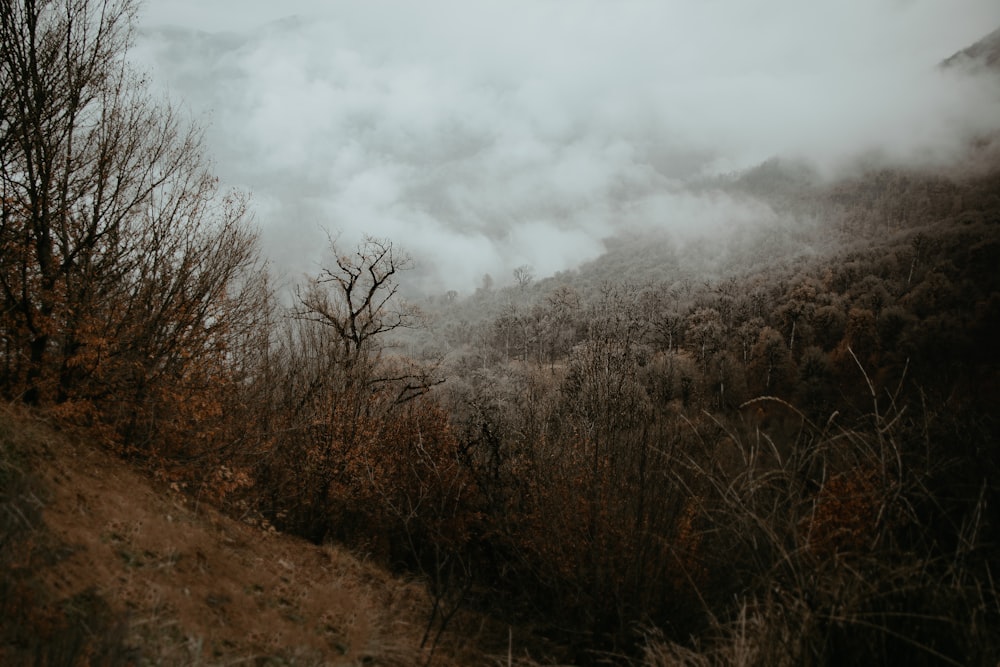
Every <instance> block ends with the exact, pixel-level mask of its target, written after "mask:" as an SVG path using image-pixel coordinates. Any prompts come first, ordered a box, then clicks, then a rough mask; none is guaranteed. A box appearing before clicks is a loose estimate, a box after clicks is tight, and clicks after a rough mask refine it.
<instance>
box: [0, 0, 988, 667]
mask: <svg viewBox="0 0 1000 667" xmlns="http://www.w3.org/2000/svg"><path fill="white" fill-rule="evenodd" d="M39 5H40V6H38V7H36V6H35V5H34V3H10V2H4V3H3V5H2V7H3V16H2V22H0V25H2V38H3V39H2V47H0V52H2V57H3V58H2V63H3V64H2V72H0V100H2V108H0V149H2V162H0V181H2V182H0V187H2V190H0V196H2V215H0V393H2V395H3V396H4V398H5V399H6V400H8V401H20V402H23V403H26V404H29V405H31V406H34V407H35V408H37V409H39V410H44V411H46V413H47V414H49V415H50V416H51V418H52V419H53V420H56V421H57V422H58V423H60V424H62V425H63V426H64V427H65V428H67V429H83V430H85V431H86V432H87V433H88V434H90V436H91V437H93V439H94V440H95V442H101V443H103V444H104V445H105V446H107V447H109V448H111V449H113V450H114V451H116V452H118V453H120V454H121V455H122V456H123V457H128V458H129V459H131V460H133V461H135V462H136V464H137V465H141V466H145V467H146V468H147V469H148V470H150V471H151V472H152V473H153V474H155V475H156V476H158V477H159V478H160V479H163V480H165V481H166V482H168V483H171V484H173V485H175V486H176V487H177V488H185V489H187V490H189V491H190V492H191V493H194V494H197V495H198V497H199V499H201V500H208V501H211V502H213V503H215V504H217V505H218V506H220V507H222V508H225V509H226V510H227V511H230V512H232V513H233V514H235V515H236V516H239V517H241V518H243V519H244V520H246V521H250V522H253V523H256V524H258V525H260V526H263V527H273V528H275V529H277V530H281V531H286V532H288V533H292V534H295V535H299V536H302V537H305V538H307V539H309V540H312V541H314V542H317V543H322V542H325V541H331V540H333V541H338V542H340V543H343V544H346V545H348V546H349V547H351V548H352V549H355V550H357V551H358V552H359V553H364V554H367V556H368V557H369V558H370V559H372V560H375V561H377V562H379V563H382V564H384V565H385V566H387V567H389V568H392V569H394V570H396V571H400V572H407V573H411V574H413V575H414V576H416V577H419V578H421V579H422V580H424V581H426V584H427V586H428V587H429V589H430V590H431V592H432V594H433V597H434V599H435V605H434V609H433V610H432V611H431V618H430V622H429V625H428V629H427V639H426V640H427V641H428V642H436V641H437V640H438V639H439V638H440V636H441V635H442V634H443V633H445V632H447V631H448V630H449V623H450V622H451V620H452V619H453V618H454V617H455V615H456V614H459V613H462V612H463V611H467V610H472V611H476V612H480V613H485V614H489V615H490V616H492V617H495V618H497V619H500V620H502V621H503V622H504V623H506V624H509V625H510V626H512V627H516V628H518V633H519V636H520V637H525V636H527V637H530V638H531V639H530V640H526V641H527V644H526V650H529V651H531V652H532V655H533V657H534V659H535V660H537V661H538V662H539V663H559V664H566V663H573V664H607V663H611V664H636V665H648V666H651V667H652V666H666V665H680V664H690V665H709V664H711V665H716V664H718V665H723V664H755V665H799V664H813V665H826V664H852V663H854V664H890V663H892V664H909V665H932V664H934V665H936V664H953V665H958V664H962V665H964V664H982V665H995V664H997V662H998V660H1000V595H998V588H997V581H998V577H1000V572H997V571H996V570H997V567H996V566H997V562H998V555H1000V548H998V542H997V541H998V538H1000V534H998V529H1000V527H998V525H997V520H996V510H995V508H996V507H997V506H1000V484H998V483H997V481H996V480H998V479H1000V452H998V443H1000V423H998V419H1000V413H998V410H997V407H998V405H1000V384H998V381H1000V375H998V370H1000V366H998V348H997V341H998V340H1000V270H998V267H1000V137H998V136H987V137H978V138H976V140H975V141H974V142H970V145H969V146H968V151H967V157H966V159H965V161H964V162H963V163H962V164H961V165H960V166H952V167H947V168H944V167H941V168H934V169H931V168H886V167H878V168H870V169H867V170H863V171H861V172H859V173H857V174H856V175H855V176H852V177H850V178H843V179H841V180H837V181H835V182H828V181H824V180H823V179H820V178H819V177H816V176H814V175H812V174H811V173H810V172H809V171H808V170H807V169H804V168H803V167H802V166H801V165H797V164H793V163H787V162H782V161H780V160H773V161H769V162H767V163H764V164H762V165H760V166H759V167H757V168H755V169H751V170H749V171H746V172H743V173H739V174H734V175H732V176H730V177H725V178H719V179H716V180H715V181H713V182H712V183H711V184H707V185H705V186H704V187H712V188H715V189H718V190H721V191H724V192H726V193H729V194H730V195H731V196H733V197H747V198H753V199H755V200H757V201H763V202H765V203H767V204H768V205H769V206H770V207H771V208H772V209H773V210H774V211H775V212H777V213H778V214H779V215H778V219H780V220H781V222H776V223H772V224H768V225H760V226H757V227H746V228H744V229H742V230H741V231H740V232H739V233H736V234H733V235H732V236H728V237H725V238H718V239H706V240H703V241H700V242H680V241H678V240H676V239H672V238H671V237H670V235H669V234H667V233H664V234H663V235H656V234H650V233H646V234H642V235H627V234H623V235H622V236H620V237H618V238H615V239H609V240H608V243H607V245H608V250H607V253H606V254H605V255H603V256H602V257H600V258H599V259H597V260H594V261H592V262H589V263H587V264H584V265H582V266H580V267H579V268H578V269H576V270H573V271H568V272H564V273H561V274H559V275H556V276H551V277H544V278H536V277H534V276H533V275H532V272H531V270H530V268H529V267H521V268H519V269H517V270H516V271H515V273H514V276H513V277H514V278H515V281H514V284H513V285H511V286H506V287H496V286H495V285H494V284H493V282H492V280H490V279H486V280H484V281H483V284H482V285H480V286H479V288H478V289H476V290H475V292H474V293H472V294H469V295H465V296H460V295H458V294H456V293H454V292H452V293H448V294H442V295H435V296H433V297H428V298H425V299H423V300H410V301H405V300H403V299H402V298H401V291H403V288H404V287H405V285H406V283H405V281H406V269H407V268H408V267H409V265H410V260H409V258H408V257H407V255H406V253H405V250H404V249H401V248H399V247H397V246H396V245H395V244H394V243H393V242H392V240H390V239H377V238H369V239H367V240H365V241H364V242H363V243H361V244H360V245H358V246H357V247H350V248H347V247H334V248H333V251H334V252H333V255H332V257H333V259H332V260H331V262H330V264H329V265H328V266H327V267H326V268H324V269H323V270H322V271H320V272H319V273H317V274H316V275H315V276H314V277H313V278H312V279H311V280H309V281H307V282H304V283H303V284H301V285H299V286H298V287H297V288H296V290H295V298H294V305H292V306H290V307H285V306H282V305H280V303H279V299H278V298H276V296H275V294H274V290H273V287H272V282H271V279H270V277H269V275H268V272H267V269H266V263H265V262H264V261H263V259H262V256H261V250H260V248H259V245H258V241H257V237H256V233H255V231H254V229H253V227H252V225H251V224H250V222H249V219H248V214H247V208H246V201H245V198H244V197H242V196H241V195H239V194H238V193H228V192H224V191H222V190H220V188H219V185H218V183H217V181H216V179H215V178H214V177H213V176H212V175H211V173H210V171H209V170H208V161H207V159H206V157H205V156H204V154H203V152H202V148H201V144H200V134H199V133H198V131H197V130H196V129H191V128H189V127H188V126H187V125H186V124H185V122H184V121H183V119H182V118H181V117H180V116H179V114H178V112H177V111H176V110H175V109H172V108H168V107H164V106H160V105H156V104H153V103H152V102H151V101H150V99H149V96H148V94H147V93H146V92H145V88H144V87H143V85H142V83H141V81H140V80H139V79H138V78H137V77H136V76H135V75H134V74H132V73H131V71H130V70H129V69H128V67H127V65H126V64H125V62H124V55H123V54H124V53H125V45H126V44H127V42H128V40H129V39H130V34H131V32H130V31H131V24H130V18H129V17H130V14H129V13H128V12H127V11H123V12H118V13H115V12H109V13H102V12H101V11H99V10H100V8H101V7H99V5H100V3H94V2H87V1H86V0H73V1H72V2H68V3H66V5H65V8H63V5H61V4H60V5H59V8H56V9H54V8H52V7H49V6H48V4H47V3H39ZM53 7H54V5H53Z"/></svg>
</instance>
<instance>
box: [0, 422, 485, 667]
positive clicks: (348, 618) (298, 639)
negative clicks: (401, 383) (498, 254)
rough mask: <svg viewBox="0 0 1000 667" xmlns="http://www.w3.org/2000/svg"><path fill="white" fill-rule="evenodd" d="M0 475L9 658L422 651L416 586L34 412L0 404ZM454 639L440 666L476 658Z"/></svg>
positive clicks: (358, 661)
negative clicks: (189, 488)
mask: <svg viewBox="0 0 1000 667" xmlns="http://www.w3.org/2000/svg"><path fill="white" fill-rule="evenodd" d="M0 478H2V479H0V481H2V482H3V483H2V484H0V558H2V562H0V564H2V566H3V571H4V573H5V576H4V577H3V579H2V582H0V585H2V586H3V591H2V592H3V595H2V596H0V598H2V599H3V600H4V602H3V605H2V618H3V623H0V626H2V627H3V630H2V631H0V663H2V664H21V663H24V662H28V663H32V662H37V663H38V664H46V665H48V664H51V665H57V664H58V665H63V664H65V665H72V664H83V663H85V662H88V661H89V662H91V663H94V664H136V663H139V664H150V665H196V664H200V665H222V664H227V665H231V664H266V665H385V666H399V667H403V666H409V665H422V664H424V663H425V662H426V658H427V652H426V650H425V649H421V647H420V642H421V638H422V632H423V626H424V623H425V621H426V614H427V611H428V609H429V608H430V604H431V601H430V599H429V597H428V595H427V593H426V591H425V589H424V588H423V587H422V586H421V585H419V584H418V583H414V582H407V581H405V580H401V579H398V578H394V577H392V576H390V575H389V574H387V573H386V572H385V571H383V570H381V569H379V568H377V567H375V566H373V565H370V564H367V563H365V562H362V561H360V560H358V559H357V558H355V557H354V556H352V555H351V554H349V553H347V552H346V551H344V550H342V549H339V548H335V547H329V546H326V547H319V546H315V545H311V544H308V543H306V542H304V541H302V540H298V539H294V538H290V537H287V536H283V535H279V534H275V533H274V532H273V531H272V532H267V531H263V530H261V529H259V528H255V527H252V526H249V525H245V524H242V523H239V522H236V521H233V520H232V519H229V518H227V517H225V516H222V515H221V514H219V513H218V512H216V511H215V510H213V509H211V508H207V507H205V506H203V505H202V506H199V507H197V508H196V507H195V506H194V503H193V502H192V501H191V500H189V499H188V498H187V497H186V496H184V495H183V494H181V493H178V492H177V491H175V490H172V489H170V488H168V487H165V486H164V487H163V488H159V486H160V485H157V484H155V483H152V482H151V481H150V480H149V479H147V478H145V477H144V476H143V475H141V474H139V473H137V472H136V471H133V470H131V469H129V468H128V467H127V466H126V465H125V464H123V463H122V462H121V461H119V460H117V459H116V458H114V457H112V456H110V455H109V454H107V453H105V452H102V451H100V450H98V449H96V448H94V447H91V446H88V445H87V444H86V443H84V442H81V441H79V440H75V439H73V438H70V437H67V436H66V435H65V434H62V433H58V432H57V431H55V430H54V429H52V428H50V427H49V426H47V425H46V424H45V423H44V421H43V419H42V418H40V417H39V416H38V415H36V414H27V413H25V412H23V411H20V410H19V409H18V410H16V409H13V408H5V409H3V411H2V412H0ZM57 638H58V640H57ZM454 645H455V643H454V642H445V643H444V645H442V646H441V647H438V649H437V652H436V654H435V660H434V664H436V665H448V664H459V663H458V662H456V660H463V661H470V660H471V661H473V664H474V662H475V661H476V660H477V658H475V657H473V656H476V653H475V649H474V647H471V646H468V645H465V646H464V647H462V648H461V656H462V657H456V655H455V651H451V650H450V647H451V646H454ZM478 660H479V661H484V660H486V659H485V658H483V657H482V655H481V654H479V656H478ZM465 664H469V662H465Z"/></svg>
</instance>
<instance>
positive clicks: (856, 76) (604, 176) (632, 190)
mask: <svg viewBox="0 0 1000 667" xmlns="http://www.w3.org/2000/svg"><path fill="white" fill-rule="evenodd" d="M994 5H995V3H994V2H992V1H991V0H990V1H987V0H981V1H980V0H976V1H972V0H968V1H962V2H957V3H939V2H935V1H934V0H910V1H907V2H903V1H900V0H867V1H864V2H862V1H860V0H848V1H845V2H841V3H825V4H823V5H816V4H815V3H800V2H793V1H792V0H755V1H753V2H735V1H723V0H706V1H701V2H695V1H694V0H683V1H680V0H674V1H672V2H661V1H653V0H624V1H621V2H611V1H609V0H572V1H571V0H530V1H529V0H505V1H504V2H498V1H494V0H482V1H481V2H476V3H468V2H458V1H456V0H426V1H425V2H421V3H410V2H405V1H404V0H364V1H362V0H343V1H341V2H337V3H327V2H319V1H318V0H312V1H310V0H297V1H296V2H294V3H292V4H282V5H281V6H280V8H279V7H278V6H277V5H275V4H274V3H264V2H257V1H254V2H245V1H244V2H235V0H233V1H232V2H229V1H217V2H213V3H196V2H194V1H193V0H190V1H189V0H182V1H181V2H178V1H177V0H150V2H149V3H148V4H147V9H146V12H147V13H146V18H145V26H146V29H145V30H144V32H143V34H142V36H141V38H140V40H139V43H138V44H137V47H136V49H135V57H136V58H137V60H138V61H139V62H140V63H141V64H142V65H144V66H146V67H147V68H149V69H150V71H151V74H152V78H153V80H154V82H156V85H159V86H162V87H164V88H167V89H169V90H171V91H172V94H174V95H175V96H181V97H183V98H184V99H185V100H187V102H186V103H187V104H188V105H189V106H190V108H191V109H192V110H193V111H194V112H195V114H196V115H197V114H200V113H207V114H209V118H210V128H209V132H208V141H209V150H210V151H211V153H212V154H213V156H214V157H215V158H216V160H217V165H218V171H219V173H220V175H221V176H222V177H223V179H224V181H226V182H227V183H230V184H233V185H239V186H244V187H247V188H249V189H251V190H252V191H253V192H254V193H255V196H256V199H257V201H258V202H262V203H263V205H262V206H258V219H259V220H260V222H261V224H262V225H263V226H264V239H265V243H266V244H267V246H268V251H269V252H270V253H271V255H272V257H274V262H275V264H276V265H278V267H279V268H280V269H283V270H284V271H285V272H286V273H288V274H290V275H292V276H294V275H296V274H297V273H300V272H307V273H309V272H313V271H314V270H315V265H316V262H318V261H319V258H320V257H321V249H322V245H323V241H324V238H325V237H324V235H323V231H322V229H323V228H324V227H327V228H332V229H336V230H340V231H342V232H343V235H342V241H343V242H345V243H351V242H353V241H354V240H356V239H357V238H359V237H360V235H361V234H363V233H369V234H374V235H376V236H385V237H389V238H392V239H393V240H394V241H395V242H397V243H398V244H400V245H401V246H403V247H405V248H407V249H408V250H409V251H410V252H411V253H412V254H413V255H414V257H415V259H416V260H417V262H418V264H419V265H420V266H421V267H422V268H421V270H420V276H421V277H422V280H423V281H424V283H423V284H424V285H425V286H427V287H432V286H433V287H434V288H435V289H438V288H441V289H446V288H452V287H454V288H458V289H472V288H473V287H474V286H475V285H476V284H478V282H479V278H480V277H481V276H482V274H483V273H487V272H489V273H491V274H492V275H494V276H495V277H497V278H498V279H500V280H504V279H506V278H507V277H508V276H509V274H510V271H511V269H513V268H514V267H515V266H518V265H520V264H524V263H528V264H532V265H533V266H534V267H535V268H536V270H537V271H538V273H539V274H540V275H545V274H547V273H551V272H554V271H558V270H561V269H565V268H569V267H571V266H573V265H575V264H577V263H579V262H580V261H583V260H585V259H589V258H592V257H594V256H596V255H597V254H599V253H600V252H601V249H602V247H603V246H602V245H601V239H602V238H604V237H607V236H609V235H611V234H613V233H614V232H615V230H618V229H621V227H622V226H623V225H628V226H631V227H639V228H644V227H645V228H649V227H654V228H665V229H669V230H671V231H673V232H674V233H676V234H678V235H696V234H706V233H711V234H720V233H724V232H725V229H726V228H727V225H730V224H738V225H745V224H752V222H753V220H759V219H767V218H768V217H769V216H770V215H773V214H771V213H770V212H769V211H768V210H767V209H766V207H762V206H760V205H752V204H748V203H747V202H744V201H735V200H733V199H731V198H726V197H724V196H722V195H720V194H715V195H712V196H708V195H704V194H702V195H695V194H692V193H691V192H688V191H687V190H686V189H685V187H684V183H683V180H684V179H685V178H687V177H690V176H692V175H698V174H706V173H713V172H720V171H729V170H734V169H740V168H745V167H748V166H752V165H753V164H756V163H758V162H760V161H762V160H764V159H767V158H769V157H771V156H774V155H785V156H789V157H795V158H800V159H806V160H809V161H810V162H812V163H814V164H816V165H817V166H818V167H819V168H820V169H822V170H825V171H826V172H829V173H834V172H836V171H837V170H838V169H842V168H845V166H846V165H849V164H850V163H851V161H852V160H854V159H855V158H856V157H857V156H858V155H859V154H860V153H862V152H864V153H865V154H867V155H872V154H879V155H881V156H883V159H886V160H890V161H897V162H899V161H914V160H919V161H922V162H933V161H941V160H947V159H950V158H951V157H953V156H954V154H955V150H956V146H958V145H959V144H960V143H961V141H963V140H965V139H967V138H968V137H969V136H970V135H972V134H974V133H976V132H983V131H988V130H993V129H996V128H997V126H998V125H1000V121H998V120H997V119H1000V90H998V87H997V85H996V83H995V81H994V82H993V83H992V84H991V83H989V82H988V81H987V80H984V79H982V78H970V77H965V76H962V75H960V74H957V73H947V72H942V71H940V70H938V69H936V68H935V64H936V63H937V62H938V61H940V60H941V59H942V58H943V57H946V56H948V55H950V54H951V53H952V52H954V51H956V50H958V49H960V48H962V47H964V46H966V45H968V44H969V43H971V42H973V41H975V40H976V39H978V38H979V37H980V36H982V34H985V33H986V32H989V30H990V29H992V28H993V27H995V26H996V25H998V24H1000V8H998V7H995V6H994ZM285 12H289V13H291V12H295V13H297V16H295V17H291V18H289V17H288V16H285V14H284V13H285Z"/></svg>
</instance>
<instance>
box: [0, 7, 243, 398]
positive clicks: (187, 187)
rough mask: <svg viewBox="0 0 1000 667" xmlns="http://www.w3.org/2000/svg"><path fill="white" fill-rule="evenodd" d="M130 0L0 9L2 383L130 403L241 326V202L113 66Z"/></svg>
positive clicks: (124, 38)
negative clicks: (221, 189) (222, 189)
mask: <svg viewBox="0 0 1000 667" xmlns="http://www.w3.org/2000/svg"><path fill="white" fill-rule="evenodd" d="M136 6H137V3H135V2H133V1H132V0H59V1H55V0H2V2H0V56H2V57H0V248H2V250H0V336H2V348H0V354H2V355H3V365H4V368H5V370H6V371H8V372H7V374H6V378H5V381H4V383H3V391H4V392H5V393H7V394H8V395H20V396H21V397H23V399H24V400H25V401H27V402H29V403H40V402H49V401H56V402H64V401H69V400H76V399H81V400H87V401H94V400H105V401H114V402H117V401H120V400H121V399H125V398H128V399H129V400H130V401H131V402H132V404H133V405H134V404H136V403H137V402H141V401H142V400H144V399H143V396H149V395H151V392H149V391H146V389H147V388H149V387H150V386H152V385H155V384H157V383H159V382H164V381H171V382H178V381H180V380H181V379H183V378H185V377H186V376H189V371H190V369H191V368H192V367H193V366H192V365H193V364H195V363H196V362H197V363H201V362H203V361H204V360H205V359H204V357H203V356H202V355H205V354H208V353H210V352H211V353H212V354H214V355H216V356H218V357H219V358H220V359H223V358H224V357H225V355H226V354H228V353H226V352H225V349H226V347H227V345H229V343H228V342H227V339H228V337H229V336H231V335H237V336H238V335H241V332H242V333H245V332H246V327H251V326H253V320H254V306H253V305H252V301H253V299H251V298H249V297H248V295H249V294H250V292H252V291H253V290H256V289H258V288H259V287H260V282H259V278H260V276H261V275H262V272H260V271H257V270H256V269H259V268H260V267H259V265H258V264H257V263H256V259H257V243H256V235H255V233H254V232H253V231H252V230H251V229H250V228H249V226H248V224H247V220H248V213H247V208H246V201H245V198H243V197H241V196H239V195H230V196H226V195H223V194H221V193H220V192H219V188H218V183H217V180H216V179H215V177H214V176H213V175H212V174H211V173H210V172H209V170H208V165H207V161H206V160H205V159H204V157H203V154H202V151H201V146H200V142H201V135H200V132H199V130H198V129H197V128H195V127H193V126H190V125H189V124H188V123H185V122H184V121H183V119H182V118H180V117H179V116H178V114H177V113H176V111H175V110H174V109H172V108H171V107H169V106H167V105H165V104H159V103H156V102H155V101H154V100H152V99H151V97H150V95H149V93H148V92H147V88H146V85H145V82H144V80H143V79H142V77H141V76H139V75H137V74H136V73H135V72H134V71H133V70H132V69H131V68H130V66H129V64H128V62H127V55H128V49H129V46H130V44H131V41H132V36H133V24H134V19H135V15H136Z"/></svg>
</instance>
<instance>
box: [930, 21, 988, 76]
mask: <svg viewBox="0 0 1000 667" xmlns="http://www.w3.org/2000/svg"><path fill="white" fill-rule="evenodd" d="M941 67H944V68H948V67H966V68H969V69H972V70H983V69H989V70H993V71H994V72H996V73H998V74H1000V28H997V29H996V30H994V31H993V32H991V33H990V34H988V35H986V37H983V38H982V39H981V40H979V41H978V42H976V43H975V44H973V45H972V46H969V47H967V48H964V49H962V50H961V51H959V52H958V53H956V54H954V55H952V56H950V57H948V58H946V59H945V60H943V61H942V62H941Z"/></svg>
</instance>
